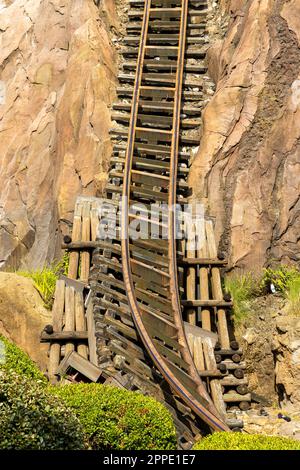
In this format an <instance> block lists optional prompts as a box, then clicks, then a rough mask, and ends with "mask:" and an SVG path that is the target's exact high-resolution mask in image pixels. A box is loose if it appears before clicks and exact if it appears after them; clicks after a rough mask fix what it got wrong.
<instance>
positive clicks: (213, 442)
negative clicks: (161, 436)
mask: <svg viewBox="0 0 300 470" xmlns="http://www.w3.org/2000/svg"><path fill="white" fill-rule="evenodd" d="M194 450H300V441H294V440H293V439H287V438H284V437H279V436H265V435H263V434H243V433H237V432H217V433H214V434H211V435H210V436H207V437H205V438H204V439H201V440H200V441H198V442H197V443H196V444H195V445H194Z"/></svg>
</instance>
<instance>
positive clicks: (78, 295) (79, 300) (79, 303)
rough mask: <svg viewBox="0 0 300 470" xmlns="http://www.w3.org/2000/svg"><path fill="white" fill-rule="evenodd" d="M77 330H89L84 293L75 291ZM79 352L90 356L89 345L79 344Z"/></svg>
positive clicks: (83, 355) (84, 355) (86, 356)
mask: <svg viewBox="0 0 300 470" xmlns="http://www.w3.org/2000/svg"><path fill="white" fill-rule="evenodd" d="M75 330H76V332H77V331H87V325H86V318H85V312H84V300H83V293H82V292H76V291H75ZM77 352H78V354H80V355H81V356H82V357H85V358H86V359H87V358H88V347H87V345H86V344H85V343H79V344H77Z"/></svg>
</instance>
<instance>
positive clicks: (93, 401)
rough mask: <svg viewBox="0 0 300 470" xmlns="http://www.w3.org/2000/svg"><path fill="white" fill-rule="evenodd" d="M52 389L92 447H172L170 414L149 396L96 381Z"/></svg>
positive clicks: (174, 434) (135, 448)
mask: <svg viewBox="0 0 300 470" xmlns="http://www.w3.org/2000/svg"><path fill="white" fill-rule="evenodd" d="M52 390H53V393H54V394H56V395H58V396H59V397H61V398H63V399H64V400H65V402H66V404H67V405H68V406H69V407H70V408H71V409H72V410H73V411H74V412H75V414H76V415H77V416H78V418H79V419H80V422H81V424H82V425H83V428H84V431H85V433H86V435H87V437H88V439H89V444H90V447H91V448H92V449H128V450H129V449H132V450H139V449H148V450H150V449H176V433H175V428H174V424H173V421H172V418H171V415H170V414H169V412H168V411H167V409H166V408H165V407H164V406H163V405H162V404H161V403H158V402H157V401H156V400H154V399H153V398H150V397H146V396H144V395H142V394H140V393H137V392H128V391H126V390H122V389H119V388H115V387H109V386H103V385H99V384H78V385H67V386H63V387H53V388H52Z"/></svg>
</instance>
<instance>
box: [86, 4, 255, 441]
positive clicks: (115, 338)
mask: <svg viewBox="0 0 300 470" xmlns="http://www.w3.org/2000/svg"><path fill="white" fill-rule="evenodd" d="M129 3H130V6H131V10H130V11H129V15H128V16H129V22H128V25H127V33H128V36H126V37H125V38H124V41H123V43H124V46H123V64H122V65H123V70H122V72H121V73H120V75H119V80H120V84H121V85H120V87H119V88H118V96H119V99H120V101H119V102H118V103H116V104H115V105H114V109H113V114H112V117H113V119H114V120H115V121H116V126H115V127H114V129H113V130H112V132H111V135H112V139H113V140H114V153H113V156H112V159H111V169H110V173H109V181H108V183H107V187H106V199H105V201H103V204H102V211H103V212H102V213H103V214H104V213H105V211H106V217H105V218H104V219H103V220H102V225H101V229H102V233H104V232H105V234H106V239H103V237H100V239H99V241H98V242H97V247H96V248H95V249H94V251H93V257H92V269H91V273H90V285H91V288H92V293H93V304H94V318H95V325H96V336H97V351H98V357H99V365H100V367H101V368H102V370H103V377H105V378H106V382H107V383H113V384H115V385H118V386H122V387H126V388H128V389H131V390H136V389H139V390H141V391H142V392H143V393H147V394H151V395H154V396H155V397H156V398H157V399H159V400H161V401H163V402H165V404H166V406H168V407H169V409H170V410H171V412H172V413H173V416H174V419H175V423H176V425H177V429H178V434H179V441H180V445H181V446H182V447H189V446H190V445H191V443H192V441H193V439H194V437H195V436H197V435H198V434H199V433H200V434H201V433H202V432H207V431H208V430H214V431H223V430H228V429H229V427H236V425H237V421H236V420H230V419H229V417H228V415H227V414H226V412H227V411H228V408H230V406H231V405H234V406H235V405H236V403H240V404H241V403H244V405H243V406H241V408H243V407H244V409H246V408H247V406H248V402H249V397H248V395H247V393H246V392H247V389H246V385H245V378H244V373H243V370H242V363H241V352H240V351H238V344H237V343H236V342H235V340H234V338H233V333H232V331H231V329H230V323H229V321H228V318H229V312H230V307H231V300H230V298H226V296H225V298H224V295H223V292H222V286H221V277H220V269H221V268H222V266H224V265H225V261H224V259H223V257H222V255H221V254H219V257H218V253H217V250H216V246H215V242H214V235H213V226H212V221H211V220H209V219H207V220H206V221H205V222H204V235H205V237H204V238H205V244H204V246H202V247H201V249H199V250H198V249H196V250H195V249H193V250H191V249H187V246H185V243H184V241H180V242H178V240H176V236H175V233H176V211H174V210H173V208H174V206H175V205H176V204H177V205H178V206H179V207H183V206H184V204H186V203H187V202H188V197H189V189H188V184H187V181H186V180H187V176H188V172H189V158H190V154H191V151H192V149H193V147H197V146H198V145H199V140H200V127H201V109H202V106H203V101H204V99H205V93H204V90H205V86H204V84H205V80H207V78H206V77H205V75H204V74H205V70H206V69H205V65H204V62H203V59H204V57H205V49H206V47H207V44H206V38H205V15H206V7H207V5H206V1H204V0H145V1H140V0H130V1H129ZM155 203H162V204H164V206H163V209H162V211H161V212H159V210H158V209H155V208H154V209H153V204H155ZM141 204H142V206H141ZM155 207H156V206H155ZM150 208H151V209H152V217H153V210H154V212H155V210H157V214H155V216H156V217H155V222H154V226H155V229H156V236H155V237H154V238H153V237H152V238H151V237H150V233H149V232H150V223H149V221H150ZM151 221H153V219H151ZM115 222H116V226H115ZM132 224H135V227H136V228H138V227H140V228H144V229H145V227H146V232H147V236H146V237H144V238H139V237H138V238H137V237H136V236H134V235H133V233H132V232H131V227H132ZM152 227H153V224H152V225H151V228H152ZM163 234H167V237H165V236H163ZM198 285H200V288H198ZM198 291H199V292H198ZM232 387H233V391H232ZM236 387H239V389H238V392H237V391H236ZM229 389H231V391H230V390H229ZM228 390H229V391H228ZM246 398H247V399H246ZM247 400H248V401H247Z"/></svg>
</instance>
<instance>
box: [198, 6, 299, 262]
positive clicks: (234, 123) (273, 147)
mask: <svg viewBox="0 0 300 470" xmlns="http://www.w3.org/2000/svg"><path fill="white" fill-rule="evenodd" d="M217 13H218V14H217V15H216V17H215V24H214V28H212V29H211V31H210V34H211V37H212V38H213V37H215V38H216V41H215V42H214V44H213V45H212V47H211V48H210V50H209V53H208V67H209V73H210V75H211V77H212V78H213V79H214V80H215V82H216V93H215V95H214V96H213V98H212V99H211V101H210V103H209V104H208V106H207V107H206V109H205V112H204V116H203V118H204V124H203V137H202V140H201V145H200V148H199V152H198V154H197V156H196V158H195V160H194V163H193V165H192V171H191V173H190V174H191V177H190V184H191V186H192V188H193V192H194V196H195V198H197V199H199V200H201V201H202V202H203V203H204V204H205V205H206V207H207V210H208V212H209V213H210V214H211V215H212V216H215V217H216V231H217V237H218V239H219V241H220V248H221V249H222V250H223V251H224V250H225V251H226V252H227V253H228V255H229V256H230V258H231V261H232V263H233V266H237V267H240V268H248V269H249V268H251V269H256V268H260V267H261V266H263V265H265V264H266V263H267V262H269V261H271V260H272V261H273V260H275V261H280V262H282V263H286V262H289V261H291V260H292V261H299V260H300V245H299V232H300V223H299V221H300V178H299V171H300V47H299V46H300V4H299V1H298V0H289V1H284V0H272V1H270V0H263V1H261V0H251V1H242V0H222V1H221V2H220V7H219V10H218V11H217ZM218 15H219V16H218ZM226 17H227V18H228V17H229V27H228V31H227V33H226V35H225V37H224V38H223V39H222V38H221V37H220V36H221V34H220V31H222V27H221V26H222V22H223V23H224V18H226ZM218 22H219V25H220V27H219V28H218ZM218 30H219V31H218Z"/></svg>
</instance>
